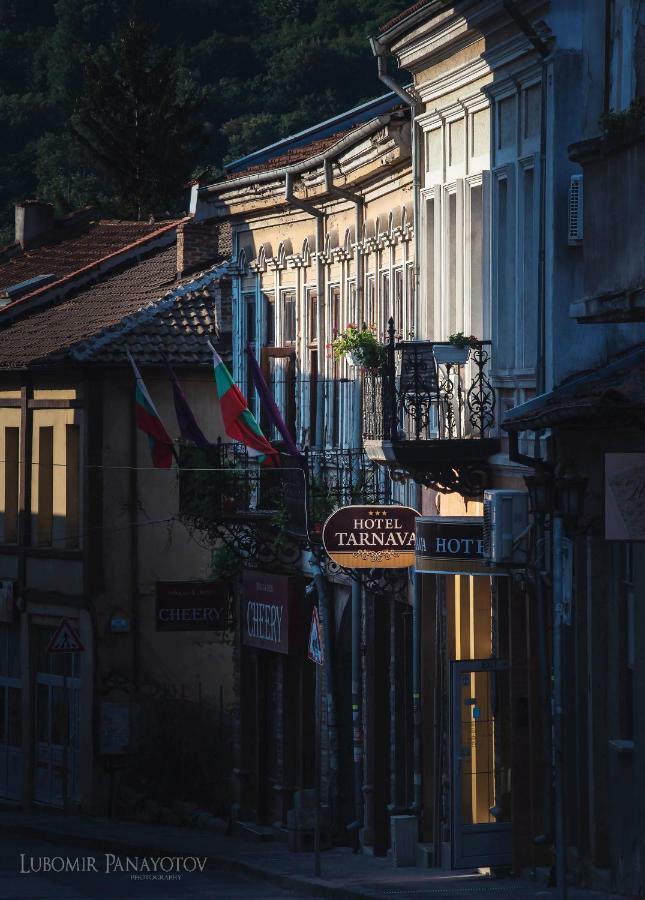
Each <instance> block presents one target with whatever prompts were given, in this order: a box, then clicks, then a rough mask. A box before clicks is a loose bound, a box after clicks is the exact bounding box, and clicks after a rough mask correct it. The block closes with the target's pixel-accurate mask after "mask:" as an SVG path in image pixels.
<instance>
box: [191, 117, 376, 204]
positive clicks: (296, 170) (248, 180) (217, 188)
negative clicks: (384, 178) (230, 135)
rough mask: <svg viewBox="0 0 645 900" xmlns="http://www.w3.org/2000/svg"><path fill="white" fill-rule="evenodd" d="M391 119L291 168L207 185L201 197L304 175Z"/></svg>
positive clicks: (372, 124)
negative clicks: (289, 176)
mask: <svg viewBox="0 0 645 900" xmlns="http://www.w3.org/2000/svg"><path fill="white" fill-rule="evenodd" d="M391 118H392V114H391V113H388V114H387V115H383V116H377V117H376V118H375V119H372V120H371V121H370V122H366V123H365V125H361V126H360V128H357V129H355V130H354V131H351V132H350V133H349V134H346V135H345V137H342V138H340V140H338V141H337V142H336V143H335V144H332V145H331V147H328V148H327V149H326V150H323V151H322V152H321V153H317V154H316V155H315V156H310V157H308V158H307V159H303V160H301V161H300V162H297V163H293V164H292V165H290V166H284V167H283V168H281V169H271V170H269V171H266V172H252V173H251V174H249V175H240V176H239V178H229V179H228V180H227V181H219V182H217V183H216V184H208V185H205V186H204V187H202V188H200V189H199V196H200V197H201V198H204V199H208V198H210V197H212V196H213V195H217V194H221V193H222V192H223V191H228V190H233V189H235V188H238V187H248V186H249V185H255V184H269V183H270V182H272V181H278V180H279V179H280V178H285V177H286V176H287V174H289V175H291V176H293V175H302V174H303V173H304V172H308V171H310V170H311V169H315V168H317V167H318V166H320V165H323V164H324V162H325V160H327V159H333V158H334V157H335V156H338V154H340V153H342V152H343V151H344V150H347V149H348V148H349V147H352V146H353V145H354V144H357V143H358V142H359V141H361V140H362V139H363V138H366V137H369V136H370V135H372V134H374V133H375V132H376V131H380V130H381V128H384V127H385V126H386V125H387V124H388V123H389V121H390V119H391Z"/></svg>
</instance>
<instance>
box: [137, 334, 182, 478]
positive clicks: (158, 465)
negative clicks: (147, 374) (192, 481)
mask: <svg viewBox="0 0 645 900" xmlns="http://www.w3.org/2000/svg"><path fill="white" fill-rule="evenodd" d="M125 352H126V356H127V357H128V359H129V360H130V365H131V366H132V371H133V372H134V377H135V381H136V391H135V418H136V423H137V428H140V429H141V431H143V432H144V433H145V434H147V435H148V442H149V444H150V453H151V455H152V464H153V466H154V467H155V469H169V468H170V467H171V466H172V459H173V456H174V448H173V445H172V439H171V438H170V435H169V434H168V432H167V431H166V429H165V428H164V426H163V422H162V421H161V418H160V416H159V413H158V412H157V409H156V407H155V405H154V403H153V402H152V397H151V396H150V394H149V393H148V391H147V388H146V386H145V384H144V383H143V378H142V377H141V373H140V372H139V370H138V369H137V366H136V363H135V361H134V360H133V359H132V356H131V355H130V351H129V350H128V349H127V347H126V351H125Z"/></svg>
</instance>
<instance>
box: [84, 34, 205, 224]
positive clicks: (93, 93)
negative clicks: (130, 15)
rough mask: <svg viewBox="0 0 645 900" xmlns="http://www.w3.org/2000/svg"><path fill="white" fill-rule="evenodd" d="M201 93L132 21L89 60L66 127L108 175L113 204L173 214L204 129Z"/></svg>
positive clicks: (140, 213) (170, 54)
mask: <svg viewBox="0 0 645 900" xmlns="http://www.w3.org/2000/svg"><path fill="white" fill-rule="evenodd" d="M205 95H206V91H205V90H204V89H203V88H202V89H200V88H199V87H198V86H197V85H196V84H195V83H194V81H193V79H192V78H191V76H190V73H189V72H188V71H187V69H186V68H185V67H184V66H183V65H182V64H181V62H180V59H179V56H178V54H177V53H176V52H174V51H172V50H171V49H169V48H167V47H160V46H158V45H157V44H156V43H155V41H154V31H153V29H152V28H151V27H150V26H148V25H146V24H144V23H142V22H140V21H137V20H130V21H128V23H127V24H126V26H125V28H123V30H122V31H121V32H120V33H119V34H118V36H117V38H116V39H115V40H114V41H113V43H112V44H111V45H110V46H109V47H105V46H101V47H99V48H98V49H97V50H96V51H95V52H94V53H92V54H91V55H89V56H88V58H87V59H86V61H85V66H84V79H83V87H82V93H81V95H80V97H79V99H78V101H77V104H76V108H75V110H74V113H73V115H72V118H71V129H72V132H73V134H74V135H75V137H76V139H77V140H78V141H79V143H80V144H81V145H82V146H83V147H84V148H85V150H86V151H87V152H88V154H89V155H90V157H92V158H93V159H94V160H95V161H96V162H97V163H98V165H99V167H100V168H101V169H102V170H103V172H104V173H105V175H106V176H107V178H108V180H109V182H110V185H111V186H112V189H113V192H114V197H115V201H116V205H117V207H118V208H119V210H120V211H121V213H122V214H124V215H134V216H136V217H137V218H139V219H140V218H142V217H147V216H148V215H149V214H151V213H160V212H161V213H163V212H165V211H166V210H168V209H173V208H176V205H177V203H178V201H179V198H180V196H181V189H182V185H183V184H184V183H185V182H186V181H187V180H188V179H189V178H190V175H191V172H192V170H193V168H194V166H195V164H196V163H197V160H198V158H199V155H200V153H203V146H204V144H205V143H206V129H205V128H204V125H203V123H202V121H201V118H200V112H201V109H202V105H203V101H204V98H205Z"/></svg>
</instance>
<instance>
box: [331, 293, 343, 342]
mask: <svg viewBox="0 0 645 900" xmlns="http://www.w3.org/2000/svg"><path fill="white" fill-rule="evenodd" d="M329 296H330V298H331V333H332V337H333V338H335V337H336V336H337V335H338V334H339V333H340V330H341V321H340V288H339V287H337V286H336V287H330V289H329Z"/></svg>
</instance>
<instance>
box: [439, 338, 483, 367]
mask: <svg viewBox="0 0 645 900" xmlns="http://www.w3.org/2000/svg"><path fill="white" fill-rule="evenodd" d="M480 346H481V341H480V340H479V338H477V337H475V335H474V334H471V335H465V334H464V333H463V331H457V332H456V333H455V334H451V335H450V337H449V338H448V343H447V344H435V345H434V346H433V348H432V352H433V353H434V358H435V361H436V362H437V363H438V364H439V365H444V366H463V365H465V364H466V363H467V362H468V358H469V356H470V351H471V350H476V349H477V348H478V347H480Z"/></svg>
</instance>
